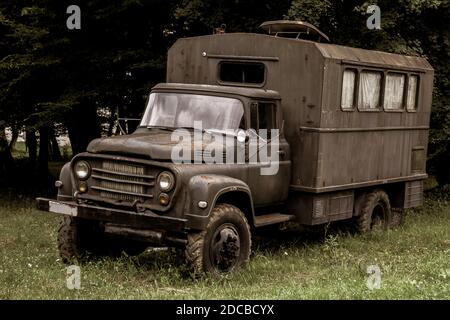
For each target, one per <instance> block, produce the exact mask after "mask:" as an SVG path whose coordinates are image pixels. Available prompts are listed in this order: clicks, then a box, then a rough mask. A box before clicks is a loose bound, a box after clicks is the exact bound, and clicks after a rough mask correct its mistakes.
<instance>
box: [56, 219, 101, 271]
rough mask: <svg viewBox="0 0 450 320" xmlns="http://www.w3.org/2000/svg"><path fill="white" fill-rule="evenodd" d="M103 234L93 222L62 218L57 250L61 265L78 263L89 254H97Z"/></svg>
mask: <svg viewBox="0 0 450 320" xmlns="http://www.w3.org/2000/svg"><path fill="white" fill-rule="evenodd" d="M102 234H103V232H102V230H101V228H100V225H99V224H98V223H97V222H95V221H90V220H82V219H77V218H74V217H69V216H64V217H63V218H62V219H61V222H60V225H59V229H58V238H57V241H58V250H59V255H60V257H61V259H62V261H63V263H66V264H69V263H72V262H80V261H81V260H82V259H83V258H85V257H86V256H87V255H88V254H89V253H98V252H99V251H100V247H101V244H102V239H101V235H102Z"/></svg>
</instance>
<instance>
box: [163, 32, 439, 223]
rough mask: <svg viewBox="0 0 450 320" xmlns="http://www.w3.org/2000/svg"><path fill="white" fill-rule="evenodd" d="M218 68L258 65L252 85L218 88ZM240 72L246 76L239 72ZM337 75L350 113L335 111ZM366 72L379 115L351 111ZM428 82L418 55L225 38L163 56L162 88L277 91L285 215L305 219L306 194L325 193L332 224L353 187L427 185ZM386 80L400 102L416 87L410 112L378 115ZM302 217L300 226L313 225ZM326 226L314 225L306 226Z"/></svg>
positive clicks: (348, 205)
mask: <svg viewBox="0 0 450 320" xmlns="http://www.w3.org/2000/svg"><path fill="white" fill-rule="evenodd" d="M224 64H230V65H231V66H233V65H234V67H235V71H236V68H237V69H238V71H239V66H241V67H242V72H243V73H245V72H247V73H248V75H249V76H250V75H251V74H250V73H251V71H252V69H251V68H254V70H256V69H255V68H256V67H257V66H260V67H261V68H264V74H263V76H261V75H257V74H256V73H255V75H251V76H252V78H260V81H254V80H255V79H252V80H251V81H249V82H250V83H244V81H239V82H236V83H234V82H230V81H226V80H228V79H227V75H225V76H224V75H223V73H222V72H223V70H222V69H221V68H223V67H222V66H223V65H224ZM246 64H247V65H248V66H250V67H249V68H250V69H245V68H246V67H245V66H246ZM252 66H253V67H252ZM249 70H250V71H249ZM345 70H349V71H348V72H350V73H353V72H354V74H355V76H354V78H355V80H354V84H353V86H354V89H350V90H354V97H353V98H354V99H352V100H354V101H353V103H354V104H355V105H354V106H353V108H350V109H349V108H347V109H345V108H343V107H342V98H341V97H342V92H343V75H344V71H345ZM371 72H372V73H379V74H380V77H379V79H380V80H379V83H380V84H379V91H380V93H379V94H380V98H379V105H380V107H379V108H378V109H369V110H367V109H365V108H362V107H360V106H359V105H356V101H357V99H358V98H359V99H361V97H360V95H363V93H361V92H360V91H359V90H364V89H360V88H359V86H363V85H361V84H360V81H361V80H360V78H359V77H361V74H362V73H364V76H366V73H371ZM433 74H434V72H433V69H432V67H431V66H430V64H429V63H428V62H427V61H426V60H425V59H423V58H420V57H410V56H404V55H397V54H390V53H385V52H379V51H370V50H364V49H357V48H351V47H345V46H339V45H333V44H325V43H318V42H313V41H307V40H297V39H288V38H281V37H274V36H270V35H263V34H249V33H233V34H220V35H209V36H201V37H193V38H185V39H180V40H178V41H177V42H176V43H175V45H173V46H172V48H171V49H170V50H169V55H168V70H167V82H172V83H192V84H215V85H217V84H219V85H227V86H230V85H238V86H250V87H257V88H263V89H268V90H275V91H278V92H279V93H280V95H281V98H282V101H281V105H282V112H283V118H284V121H285V126H284V132H285V135H286V139H287V141H288V142H289V144H290V146H291V160H292V170H291V172H292V175H291V192H292V196H291V198H293V199H294V200H293V201H291V202H293V206H294V207H293V208H294V210H296V211H297V210H300V211H308V212H313V211H314V208H312V206H313V202H314V199H316V198H317V197H314V196H311V194H316V195H318V194H323V195H322V197H325V198H327V195H326V193H328V196H329V197H328V198H327V200H326V201H325V202H323V205H324V206H325V207H326V206H327V205H326V203H328V205H329V206H330V208H328V209H326V208H325V210H328V211H327V212H328V213H330V214H331V213H332V211H333V210H334V209H332V208H331V207H333V206H337V207H338V208H337V209H335V210H334V211H336V212H337V213H335V215H336V216H335V217H334V218H333V219H331V220H337V219H340V218H342V216H343V215H344V216H351V211H352V209H353V198H354V194H353V190H355V189H357V188H364V187H369V186H375V185H380V184H391V183H402V188H403V187H404V188H405V189H408V184H405V183H404V182H405V181H419V180H422V179H424V178H425V177H426V173H425V161H426V152H427V142H428V128H429V127H428V126H429V119H430V107H431V99H432V87H433ZM388 75H389V79H391V78H392V77H394V76H397V77H399V78H401V79H403V80H401V79H400V80H401V81H403V86H406V89H404V90H405V97H404V99H403V102H402V103H403V104H406V103H407V102H406V101H407V100H408V99H411V98H409V97H406V95H407V94H408V89H409V88H408V85H409V83H410V81H411V85H412V86H413V85H414V83H415V84H416V87H417V95H416V96H415V103H416V108H415V109H412V108H409V110H407V108H406V107H405V106H403V107H402V108H401V110H387V109H385V108H383V101H384V100H383V98H384V97H385V96H386V92H385V91H387V90H388V89H389V90H395V88H394V89H392V88H388V89H385V88H387V87H385V86H384V84H385V83H386V81H387V77H388ZM391 75H392V76H391ZM223 78H225V79H223ZM228 78H229V77H228ZM411 78H414V79H413V80H415V82H414V83H413V81H412V80H409V79H411ZM397 79H398V78H397ZM224 80H225V81H224ZM389 81H390V80H389ZM349 83H351V82H349ZM413 89H414V87H412V88H411V92H413ZM369 90H370V88H369ZM391 94H392V93H391ZM411 101H412V100H411ZM411 103H414V102H413V101H412V102H411ZM420 184H421V182H420ZM409 189H411V188H409ZM409 189H408V190H409ZM345 190H352V191H351V192H345ZM403 194H404V197H403V198H402V199H400V200H398V201H397V202H398V204H397V206H398V207H402V208H403V207H408V206H411V204H408V202H407V200H406V199H407V198H408V197H409V198H411V194H408V192H407V191H405V192H403ZM302 197H303V199H302V200H299V199H300V198H302ZM309 198H311V199H310V200H308V199H309ZM334 198H337V199H340V200H336V201H334V202H335V205H333V204H332V202H333V200H332V199H334ZM413 198H414V197H413ZM405 201H406V202H405ZM411 201H413V200H411ZM414 201H417V199H415V200H414ZM393 202H394V204H395V202H396V201H395V200H394V201H393ZM419 202H420V199H419ZM300 203H302V204H300ZM330 203H331V204H330ZM298 206H299V207H298ZM307 216H308V217H307V218H305V219H300V220H302V222H305V223H307V222H309V223H311V222H314V221H312V220H314V219H313V218H312V217H311V216H310V215H307ZM329 218H330V217H328V218H327V217H324V219H325V220H324V219H316V220H315V222H314V224H315V223H322V222H323V221H326V220H330V219H329ZM311 219H312V220H311Z"/></svg>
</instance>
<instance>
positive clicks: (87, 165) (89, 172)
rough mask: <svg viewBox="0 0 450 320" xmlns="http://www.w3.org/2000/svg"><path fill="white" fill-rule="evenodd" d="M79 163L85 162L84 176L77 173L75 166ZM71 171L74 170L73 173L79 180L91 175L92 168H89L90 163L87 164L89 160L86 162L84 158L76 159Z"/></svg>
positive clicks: (84, 179)
mask: <svg viewBox="0 0 450 320" xmlns="http://www.w3.org/2000/svg"><path fill="white" fill-rule="evenodd" d="M80 163H84V164H86V168H87V172H86V176H84V177H80V176H79V175H78V171H77V166H78V165H79V164H80ZM73 171H74V173H75V176H76V177H77V178H78V179H79V180H81V181H86V180H87V179H89V177H90V176H91V172H92V168H91V165H90V164H89V162H87V161H86V160H78V161H77V162H75V164H74V166H73Z"/></svg>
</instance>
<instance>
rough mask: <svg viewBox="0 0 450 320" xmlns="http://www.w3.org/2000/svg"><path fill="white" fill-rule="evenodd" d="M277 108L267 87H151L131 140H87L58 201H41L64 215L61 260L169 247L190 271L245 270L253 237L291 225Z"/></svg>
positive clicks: (65, 177) (276, 97) (62, 180)
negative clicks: (284, 209)
mask: <svg viewBox="0 0 450 320" xmlns="http://www.w3.org/2000/svg"><path fill="white" fill-rule="evenodd" d="M280 103H281V98H280V96H279V94H278V93H277V92H275V91H270V90H263V89H253V88H237V87H226V86H213V85H195V84H193V85H189V84H176V83H169V84H159V85H157V86H155V87H154V88H153V89H152V91H151V93H150V95H149V98H148V100H147V105H146V109H145V112H144V115H143V117H142V120H141V123H140V125H139V127H138V128H137V130H136V131H135V132H134V133H133V134H130V135H125V136H115V137H109V138H100V139H96V140H94V141H92V142H91V143H90V144H89V146H88V148H87V152H85V153H81V154H78V155H76V156H75V157H74V158H73V159H72V161H71V162H70V163H69V164H67V165H66V166H65V167H64V168H63V170H62V172H61V178H60V180H59V181H58V182H57V186H58V188H59V193H58V201H52V200H47V199H38V203H39V207H40V208H42V209H44V210H49V211H52V212H57V213H60V214H63V215H66V216H65V217H64V219H63V222H62V225H61V228H60V233H59V237H58V241H59V242H60V246H59V247H60V252H61V256H62V257H63V259H64V260H65V261H70V260H72V259H74V258H76V259H79V258H81V257H82V256H83V255H85V254H87V253H88V252H90V251H104V252H106V251H111V250H114V249H115V250H126V251H128V252H139V251H140V250H142V249H143V248H145V247H146V246H147V245H173V246H178V247H182V248H184V249H185V250H186V251H187V257H189V259H190V260H189V263H190V264H191V265H192V266H193V268H194V271H195V272H203V271H226V270H229V269H232V268H234V267H235V266H237V265H241V264H242V263H245V262H246V261H247V260H248V258H249V254H250V243H251V236H250V232H251V230H253V229H255V228H258V227H262V226H267V225H271V224H279V223H282V222H285V221H289V220H291V219H293V216H291V215H286V214H281V213H280V211H279V207H280V205H281V204H283V203H284V202H285V201H286V199H287V197H288V191H289V184H286V181H287V180H289V178H290V166H291V162H290V160H289V145H288V143H287V142H286V139H285V138H284V134H283V132H282V123H283V120H282V115H281V112H280V108H281V105H280ZM266 130H267V131H266ZM260 134H261V135H263V136H264V137H263V136H261V135H260ZM263 150H264V152H263ZM271 167H272V168H273V170H270V172H269V174H266V175H264V174H261V172H262V171H263V170H264V169H266V171H267V170H268V169H270V168H271ZM276 209H278V211H275V212H272V211H273V210H276ZM218 223H220V225H217V224H218ZM83 237H84V238H85V240H83V239H81V238H83ZM78 238H80V239H78ZM111 238H115V239H114V240H115V241H111ZM120 238H122V241H120ZM94 239H95V240H94ZM118 239H119V240H118ZM199 241H200V242H202V243H203V246H202V247H199ZM93 243H95V244H96V246H100V248H91V246H92V244H93ZM111 245H114V246H116V247H115V248H114V247H112V248H111ZM61 248H62V250H61ZM66 248H71V249H70V250H67V249H66ZM139 248H140V250H138V249H139ZM136 250H137V251H136ZM205 250H206V251H207V253H208V255H206V253H205ZM210 251H211V252H210ZM198 259H201V260H202V263H201V264H199V263H198V262H197V260H198ZM225 260H226V262H224V261H225Z"/></svg>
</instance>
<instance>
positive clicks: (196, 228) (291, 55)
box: [37, 21, 434, 273]
mask: <svg viewBox="0 0 450 320" xmlns="http://www.w3.org/2000/svg"><path fill="white" fill-rule="evenodd" d="M261 27H262V29H263V30H264V31H265V33H261V34H256V33H224V34H213V35H207V36H199V37H192V38H184V39H179V40H178V41H177V42H176V43H175V44H174V45H173V46H172V47H171V49H170V50H169V53H168V64H167V83H165V84H159V85H157V86H155V87H154V88H153V89H152V90H151V93H150V95H149V98H148V101H147V107H146V110H145V113H144V115H143V117H142V121H141V123H140V126H139V127H138V128H137V130H136V131H135V132H134V133H132V134H130V135H124V136H116V137H105V138H101V139H97V140H94V141H92V142H91V143H90V144H89V146H88V148H87V151H86V152H84V153H81V154H78V155H76V156H74V158H73V159H72V161H71V162H70V163H67V164H66V165H65V166H64V167H63V168H62V170H61V174H60V178H59V180H58V181H57V182H56V187H57V188H58V196H57V199H56V200H52V199H43V198H38V199H37V203H38V207H39V208H40V209H41V210H44V211H50V212H54V213H58V214H61V215H62V216H63V218H62V222H61V225H60V227H59V231H58V247H59V252H60V255H61V257H62V260H63V261H64V262H70V261H73V260H74V259H80V258H82V257H84V256H86V255H88V254H89V253H105V252H120V251H122V250H124V251H125V252H127V253H129V254H137V253H140V252H142V251H143V250H145V248H147V247H149V246H169V247H177V248H180V249H181V250H183V251H184V252H185V258H186V262H187V264H188V265H189V266H190V267H191V269H192V271H193V272H194V273H204V272H229V271H231V270H233V269H235V268H237V267H241V266H243V265H245V264H246V263H247V261H248V260H249V257H250V253H251V239H252V234H253V233H255V232H258V230H261V229H264V228H266V227H280V228H281V227H286V226H292V225H300V226H316V225H323V224H327V223H330V222H332V221H338V220H348V223H351V224H353V225H355V228H356V230H358V231H359V232H370V231H372V230H374V229H381V230H382V229H387V228H390V227H392V226H394V225H396V224H398V223H399V221H400V220H401V216H402V212H403V210H404V209H406V208H412V207H416V206H419V205H421V204H422V201H423V180H424V179H425V178H426V177H427V174H426V172H425V160H426V154H427V142H428V129H429V119H430V106H431V99H432V98H431V97H432V86H433V75H434V72H433V68H432V67H431V66H430V64H429V63H428V62H427V61H426V60H425V59H423V58H420V57H412V56H404V55H397V54H390V53H385V52H379V51H370V50H363V49H357V48H351V47H345V46H340V45H334V44H330V43H328V37H327V36H326V35H325V34H323V33H322V32H320V30H318V29H317V28H315V27H314V26H312V25H310V24H308V23H305V22H300V21H271V22H266V23H264V24H262V26H261ZM195 121H201V122H202V124H203V129H198V128H195V125H194V124H195V123H194V122H195ZM250 129H251V130H250ZM261 129H275V130H278V131H275V132H279V133H278V134H276V135H274V134H273V135H270V134H269V135H268V136H266V137H265V139H264V138H263V137H262V136H261V135H259V133H258V132H259V130H261ZM177 130H183V132H184V133H185V134H186V133H187V135H188V136H187V140H186V141H185V142H184V144H183V143H181V144H183V145H184V146H189V147H192V154H191V155H192V156H193V157H192V159H195V158H196V159H200V162H198V161H196V162H195V161H182V162H177V161H174V160H173V154H174V152H173V151H174V148H176V147H179V145H180V141H179V140H177V141H174V139H173V137H174V132H176V131H177ZM242 132H244V134H242ZM198 133H201V134H202V136H207V138H206V139H209V140H211V141H213V140H214V141H215V138H217V137H225V138H226V140H227V141H228V140H230V139H231V141H232V142H234V144H233V148H234V149H238V148H241V149H244V151H245V152H244V161H237V160H236V157H234V156H233V157H231V159H232V161H231V163H230V161H226V162H225V163H220V161H219V162H217V161H216V162H211V161H206V160H207V158H208V157H210V158H211V157H213V156H214V158H215V159H217V157H219V158H221V157H225V156H226V155H225V153H227V152H228V151H229V150H228V149H227V148H225V146H224V145H225V143H223V146H222V144H220V143H217V142H216V143H215V145H216V147H217V146H218V147H219V149H217V148H216V149H215V152H214V153H215V154H214V155H213V154H212V153H211V152H209V153H208V152H207V151H208V150H207V148H206V147H205V146H206V144H205V141H202V142H201V143H195V141H196V140H195V139H193V141H194V142H192V140H190V139H189V138H190V137H191V136H192V137H194V136H195V135H196V134H198ZM254 136H257V137H258V139H256V141H257V144H258V147H257V148H256V154H255V152H253V153H251V152H250V151H249V144H250V140H251V139H252V137H254ZM185 138H186V136H185ZM183 140H184V138H183ZM272 140H276V141H277V142H276V144H273V145H271V150H270V152H271V154H272V155H273V154H275V155H276V157H271V158H270V159H269V161H268V162H267V161H265V162H264V161H259V162H258V161H256V162H255V161H251V159H252V157H253V159H255V157H256V159H259V154H258V152H259V150H260V147H264V146H267V145H268V144H269V142H271V141H272ZM223 141H224V140H223ZM221 147H223V148H221ZM217 150H219V151H217ZM274 162H276V165H277V168H278V170H277V171H276V173H275V174H272V175H264V174H261V169H262V168H266V167H267V166H268V165H272V164H274Z"/></svg>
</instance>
